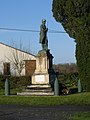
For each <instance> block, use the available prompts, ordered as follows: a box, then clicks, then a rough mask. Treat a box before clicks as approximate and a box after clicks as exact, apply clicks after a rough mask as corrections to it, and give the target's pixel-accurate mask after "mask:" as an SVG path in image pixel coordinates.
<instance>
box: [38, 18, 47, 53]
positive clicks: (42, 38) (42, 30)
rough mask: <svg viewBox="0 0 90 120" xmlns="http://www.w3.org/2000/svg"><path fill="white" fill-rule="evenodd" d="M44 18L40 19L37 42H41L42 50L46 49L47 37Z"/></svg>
mask: <svg viewBox="0 0 90 120" xmlns="http://www.w3.org/2000/svg"><path fill="white" fill-rule="evenodd" d="M45 24H46V20H45V19H42V24H41V26H40V39H39V43H41V44H42V50H45V51H47V50H48V39H47V31H48V28H46V25H45Z"/></svg>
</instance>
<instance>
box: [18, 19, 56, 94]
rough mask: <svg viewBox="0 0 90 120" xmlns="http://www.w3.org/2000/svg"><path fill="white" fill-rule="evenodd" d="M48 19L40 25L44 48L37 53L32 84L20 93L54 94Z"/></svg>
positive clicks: (40, 40)
mask: <svg viewBox="0 0 90 120" xmlns="http://www.w3.org/2000/svg"><path fill="white" fill-rule="evenodd" d="M45 24H46V20H45V19H43V20H42V23H41V25H40V38H39V43H40V44H41V45H42V49H41V50H40V51H38V53H37V55H36V69H35V71H34V73H33V75H32V76H31V85H29V86H27V88H26V90H25V91H23V92H22V93H18V95H54V92H53V91H52V87H51V86H52V84H53V83H54V80H55V73H54V70H53V66H52V65H53V55H52V54H51V53H50V49H48V38H47V32H48V28H47V27H46V25H45Z"/></svg>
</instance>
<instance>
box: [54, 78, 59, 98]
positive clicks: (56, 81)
mask: <svg viewBox="0 0 90 120" xmlns="http://www.w3.org/2000/svg"><path fill="white" fill-rule="evenodd" d="M54 95H56V96H58V95H59V82H58V79H57V77H56V79H55V82H54Z"/></svg>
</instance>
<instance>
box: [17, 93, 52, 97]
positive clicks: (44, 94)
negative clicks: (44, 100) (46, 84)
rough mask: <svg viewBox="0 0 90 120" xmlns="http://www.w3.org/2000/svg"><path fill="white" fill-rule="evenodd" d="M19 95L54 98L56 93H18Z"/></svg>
mask: <svg viewBox="0 0 90 120" xmlns="http://www.w3.org/2000/svg"><path fill="white" fill-rule="evenodd" d="M17 95H27V96H29V95H30V96H34V95H35V96H47V95H48V96H53V95H54V92H49V93H44V92H21V93H17Z"/></svg>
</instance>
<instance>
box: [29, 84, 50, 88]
mask: <svg viewBox="0 0 90 120" xmlns="http://www.w3.org/2000/svg"><path fill="white" fill-rule="evenodd" d="M27 88H51V86H50V85H48V84H47V85H43V84H41V85H37V84H36V85H29V86H27Z"/></svg>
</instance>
